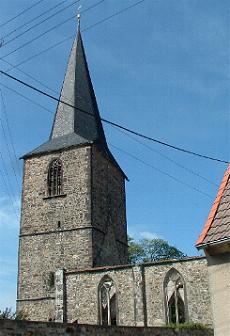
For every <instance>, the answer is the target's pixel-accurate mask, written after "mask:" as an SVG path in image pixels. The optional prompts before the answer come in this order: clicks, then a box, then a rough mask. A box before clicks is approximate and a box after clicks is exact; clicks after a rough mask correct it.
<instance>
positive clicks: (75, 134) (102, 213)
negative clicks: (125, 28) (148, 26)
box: [17, 28, 212, 326]
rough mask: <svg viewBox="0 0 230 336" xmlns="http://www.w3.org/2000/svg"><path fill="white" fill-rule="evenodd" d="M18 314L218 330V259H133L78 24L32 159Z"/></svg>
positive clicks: (120, 181) (27, 161)
mask: <svg viewBox="0 0 230 336" xmlns="http://www.w3.org/2000/svg"><path fill="white" fill-rule="evenodd" d="M23 160H24V175H23V191H22V212H21V226H20V235H19V263H18V267H19V270H18V290H17V310H23V311H25V312H26V313H27V315H28V318H29V319H30V320H34V321H57V322H75V321H78V323H88V324H105V325H122V326H164V325H166V324H168V323H183V322H186V321H192V322H194V323H202V324H204V325H207V326H212V313H211V295H210V290H209V283H208V265H207V260H206V258H205V257H190V258H184V259H180V260H167V261H160V262H151V263H144V264H138V265H130V264H128V258H127V256H128V242H127V224H126V195H125V183H126V180H127V177H126V175H125V172H124V171H123V170H122V168H121V167H120V165H119V164H118V162H117V161H116V159H115V158H114V156H113V155H112V153H111V152H110V150H109V147H108V145H107V142H106V137H105V134H104V130H103V126H102V122H101V119H100V114H99V109H98V106H97V102H96V97H95V93H94V89H93V85H92V82H91V79H90V74H89V70H88V66H87V61H86V55H85V51H84V46H83V42H82V38H81V32H80V28H78V32H77V36H76V39H75V40H74V43H73V46H72V50H71V54H70V57H69V61H68V66H67V70H66V74H65V78H64V82H63V86H62V90H61V94H60V99H59V102H58V105H57V109H56V114H55V117H54V122H53V126H52V129H51V134H50V138H49V140H48V141H47V142H45V143H44V144H42V145H41V146H39V147H38V148H36V149H34V150H33V151H31V152H29V153H28V154H26V155H24V156H23Z"/></svg>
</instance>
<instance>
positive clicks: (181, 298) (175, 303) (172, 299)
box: [164, 268, 187, 324]
mask: <svg viewBox="0 0 230 336" xmlns="http://www.w3.org/2000/svg"><path fill="white" fill-rule="evenodd" d="M164 293H165V306H166V307H165V308H166V321H167V323H177V324H178V323H184V322H185V321H186V320H187V318H186V315H187V309H186V297H185V295H186V293H185V283H184V280H183V278H182V276H181V275H180V273H179V272H178V271H177V270H176V269H174V268H172V269H171V270H170V271H169V272H168V273H167V274H166V277H165V281H164Z"/></svg>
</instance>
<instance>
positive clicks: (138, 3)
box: [83, 0, 145, 31]
mask: <svg viewBox="0 0 230 336" xmlns="http://www.w3.org/2000/svg"><path fill="white" fill-rule="evenodd" d="M144 1H145V0H140V1H137V2H135V3H134V4H132V5H130V6H128V7H126V8H123V9H121V10H119V11H118V12H116V13H114V14H112V15H110V16H107V17H106V18H104V19H102V20H100V21H98V22H96V23H93V24H92V25H90V26H88V27H87V28H85V29H84V30H83V31H87V30H89V29H91V28H94V27H96V26H98V25H100V24H101V23H104V22H106V21H108V20H110V19H112V18H114V17H115V16H117V15H120V14H122V13H124V12H126V11H127V10H129V9H131V8H133V7H136V6H137V5H140V4H141V3H142V2H144Z"/></svg>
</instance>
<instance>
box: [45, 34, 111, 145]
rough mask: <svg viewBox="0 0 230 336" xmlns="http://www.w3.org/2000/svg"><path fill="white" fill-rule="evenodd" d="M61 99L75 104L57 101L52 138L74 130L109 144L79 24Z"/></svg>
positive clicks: (87, 138) (91, 138) (99, 142)
mask: <svg viewBox="0 0 230 336" xmlns="http://www.w3.org/2000/svg"><path fill="white" fill-rule="evenodd" d="M60 100H61V101H64V102H67V103H69V104H71V105H74V106H75V108H73V107H70V106H67V105H65V104H63V103H61V102H59V103H58V106H57V110H56V115H55V119H54V123H53V127H52V131H51V136H50V139H54V138H57V137H61V136H64V135H70V134H71V133H75V134H77V135H79V136H80V137H82V138H84V139H85V140H88V141H92V142H96V143H98V144H100V145H102V146H107V145H106V140H105V135H104V131H103V128H102V124H101V120H100V116H99V111H98V107H97V102H96V98H95V94H94V90H93V85H92V82H91V79H90V75H89V70H88V65H87V61H86V56H85V51H84V46H83V42H82V38H81V32H80V27H78V32H77V36H76V39H75V41H74V43H73V47H72V50H71V53H70V57H69V62H68V66H67V71H66V74H65V79H64V82H63V86H62V90H61V95H60ZM82 110H83V111H85V112H86V113H84V112H83V111H82Z"/></svg>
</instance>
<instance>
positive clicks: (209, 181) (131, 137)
mask: <svg viewBox="0 0 230 336" xmlns="http://www.w3.org/2000/svg"><path fill="white" fill-rule="evenodd" d="M114 128H115V127H114ZM115 129H116V130H117V131H119V132H121V133H122V134H124V135H125V136H127V137H129V138H130V139H132V140H133V141H135V142H137V143H139V144H141V145H142V146H144V147H146V148H148V149H149V150H151V151H152V152H154V153H157V154H158V155H160V156H161V157H163V158H164V159H166V160H168V161H170V162H172V163H174V164H175V165H176V166H178V167H180V168H182V169H184V170H185V171H187V172H188V173H190V174H192V175H194V176H197V177H199V178H201V179H202V180H204V181H206V182H208V183H209V184H211V185H213V186H215V187H218V184H216V183H214V182H213V181H211V180H209V179H208V178H207V177H205V176H203V175H201V174H199V173H198V172H196V171H194V170H192V169H190V168H187V167H185V166H184V165H182V164H181V163H179V162H177V161H175V160H174V159H172V158H170V157H169V156H167V155H165V154H163V153H161V152H160V151H158V150H156V149H154V148H152V147H151V146H148V145H146V144H145V143H144V142H142V141H140V140H138V139H136V138H134V137H133V136H131V135H130V134H127V133H126V132H123V131H122V130H120V129H118V128H115Z"/></svg>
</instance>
